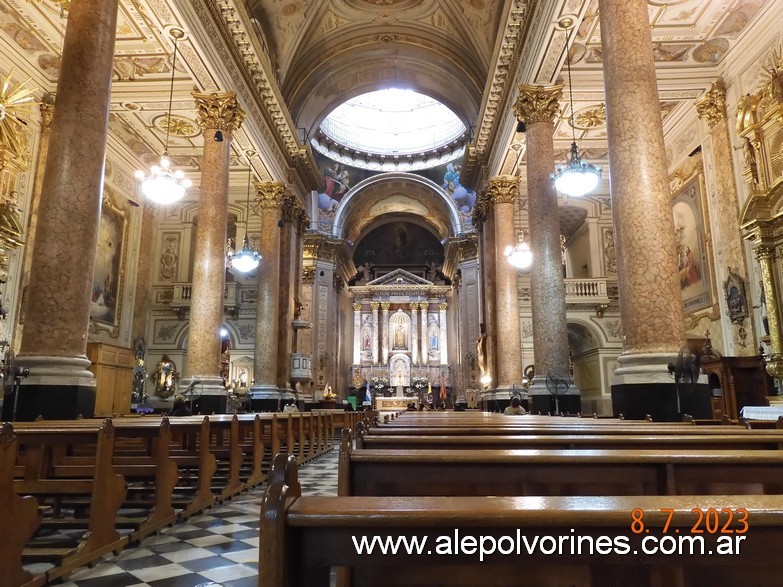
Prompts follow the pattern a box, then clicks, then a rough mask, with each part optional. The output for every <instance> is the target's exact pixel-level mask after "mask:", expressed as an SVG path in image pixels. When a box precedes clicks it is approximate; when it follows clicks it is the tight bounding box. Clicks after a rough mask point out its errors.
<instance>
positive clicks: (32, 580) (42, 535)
mask: <svg viewBox="0 0 783 587" xmlns="http://www.w3.org/2000/svg"><path fill="white" fill-rule="evenodd" d="M348 418H349V419H351V420H350V423H351V424H352V425H354V426H355V424H356V423H357V421H358V418H359V415H358V414H355V415H354V416H348ZM333 420H334V418H333V416H332V415H330V414H325V413H322V414H311V413H309V412H306V413H299V414H298V413H294V414H239V415H213V416H209V417H205V416H189V417H176V418H167V417H150V416H145V417H121V418H114V419H106V420H68V421H38V422H26V423H15V424H13V425H11V424H10V423H6V424H4V425H3V426H2V429H0V519H3V520H4V521H6V524H7V527H9V528H14V529H16V530H15V531H14V533H13V538H12V539H10V540H6V539H3V540H0V585H3V587H6V586H8V587H21V586H25V587H34V586H37V585H43V584H44V583H46V582H49V581H52V580H55V579H57V578H61V577H67V576H68V575H69V574H70V573H71V572H72V571H73V570H74V569H76V568H78V567H79V566H82V565H85V564H87V563H90V562H92V561H94V560H96V559H98V558H100V557H101V556H103V555H104V554H106V553H109V552H115V553H116V552H118V551H120V550H121V549H123V548H124V547H125V546H127V545H128V544H133V543H136V542H138V541H139V540H141V539H143V538H144V537H146V536H148V535H150V534H152V533H154V532H156V531H158V530H160V529H161V528H163V527H166V526H168V525H171V524H173V523H175V522H176V521H178V520H181V519H186V518H188V517H190V516H192V515H194V514H196V513H199V512H202V511H204V510H205V509H207V508H209V507H211V506H212V505H213V504H215V503H216V502H219V501H222V500H225V499H229V498H231V497H232V496H234V495H236V494H238V493H239V492H241V491H244V490H247V489H250V488H252V487H254V486H257V485H259V484H261V483H263V482H264V481H265V480H266V477H267V472H268V470H269V467H270V465H271V458H272V455H273V454H277V453H283V454H290V455H292V456H293V458H294V459H295V460H296V462H298V463H299V464H302V463H304V462H306V461H308V460H310V459H312V458H315V457H317V456H319V455H321V454H324V453H325V452H326V451H328V450H331V448H332V447H333V445H334V440H335V434H336V433H335V427H334V422H333ZM32 563H48V564H50V565H51V568H50V569H49V570H48V571H46V572H45V573H40V574H37V575H35V576H33V575H32V574H31V573H29V572H27V571H25V570H24V568H23V564H24V565H28V564H32ZM36 568H40V567H36Z"/></svg>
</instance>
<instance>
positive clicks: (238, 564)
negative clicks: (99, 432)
mask: <svg viewBox="0 0 783 587" xmlns="http://www.w3.org/2000/svg"><path fill="white" fill-rule="evenodd" d="M337 455H338V447H337V446H335V449H334V450H333V451H331V452H329V453H328V454H326V455H324V456H322V457H320V458H318V459H316V460H314V461H311V462H309V463H307V464H306V465H304V466H303V467H302V468H301V469H300V472H299V482H300V483H301V485H302V493H303V494H304V495H337ZM265 490H266V484H264V485H262V486H260V487H257V488H256V489H255V490H253V491H251V492H248V493H246V494H242V495H240V496H237V497H235V498H234V499H232V500H231V501H228V502H226V503H224V504H222V505H219V506H217V507H215V508H213V509H211V510H209V511H208V512H207V513H206V514H202V515H199V516H194V517H192V518H191V519H190V520H188V521H187V522H185V523H180V524H178V525H176V526H174V527H173V528H166V529H165V530H163V531H161V532H160V533H159V534H158V535H156V536H151V537H149V538H147V539H146V540H144V541H142V542H141V544H139V545H138V546H136V547H133V548H129V549H127V550H124V551H123V552H122V553H120V555H119V556H116V557H115V556H110V557H107V558H106V560H105V561H104V562H102V563H100V564H98V565H97V566H95V567H94V568H92V569H90V568H83V569H80V570H79V571H77V572H76V573H74V574H73V575H72V576H71V579H70V581H67V582H65V583H62V586H63V587H196V586H202V587H207V586H209V587H221V586H222V587H257V585H258V545H259V537H258V527H259V517H260V512H261V510H260V504H261V498H262V497H263V494H264V491H265Z"/></svg>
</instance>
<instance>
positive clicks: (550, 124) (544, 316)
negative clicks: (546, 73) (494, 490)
mask: <svg viewBox="0 0 783 587" xmlns="http://www.w3.org/2000/svg"><path fill="white" fill-rule="evenodd" d="M562 95H563V86H561V85H556V86H546V87H544V86H527V85H520V86H519V98H518V99H517V102H516V104H515V105H514V113H515V114H516V116H517V118H518V119H519V120H520V121H524V122H525V124H526V125H527V131H526V132H525V141H526V147H525V156H526V159H527V165H526V170H527V193H528V198H527V201H528V211H527V217H528V224H529V230H530V234H529V236H530V250H531V252H532V253H533V264H532V265H531V266H530V309H531V315H532V321H533V356H534V359H533V360H534V363H535V366H536V374H535V377H534V378H533V381H532V382H531V385H530V389H529V395H530V408H531V409H532V410H534V411H536V412H538V411H541V412H550V411H554V409H553V406H552V405H551V397H552V396H551V393H550V391H549V390H548V389H547V386H546V377H547V374H548V373H549V372H550V370H552V369H555V368H557V369H559V370H563V371H564V372H565V373H568V369H569V361H568V330H567V328H568V327H567V320H566V303H565V282H564V280H563V261H562V250H561V243H560V212H559V207H558V201H557V190H556V189H555V186H554V184H553V183H552V179H551V175H552V173H553V172H554V170H555V152H554V142H553V136H554V132H555V126H554V120H555V116H557V113H558V110H559V106H560V99H561V98H562ZM569 391H570V392H571V393H573V390H569Z"/></svg>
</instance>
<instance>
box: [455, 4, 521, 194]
mask: <svg viewBox="0 0 783 587" xmlns="http://www.w3.org/2000/svg"><path fill="white" fill-rule="evenodd" d="M534 12H536V11H535V10H533V9H532V7H531V5H530V3H528V2H525V1H524V0H512V2H511V7H510V9H509V11H508V13H507V17H506V21H505V23H503V24H502V25H501V28H500V29H499V30H498V34H497V39H499V41H498V49H497V51H498V53H497V59H495V61H494V70H493V71H492V72H491V78H490V79H491V81H490V83H489V85H488V87H487V91H486V92H485V98H484V103H483V104H482V110H481V113H480V114H479V117H478V122H477V125H476V135H475V139H474V140H473V143H471V144H470V145H468V146H467V148H466V149H465V158H464V159H463V162H462V171H461V172H460V181H461V182H462V184H463V185H468V186H472V185H474V183H475V182H476V177H475V175H476V173H477V172H478V170H479V167H480V164H482V163H485V159H486V157H487V155H488V151H489V150H490V149H491V146H492V144H493V142H494V139H495V137H496V136H497V134H498V128H499V126H500V120H501V119H502V118H503V116H502V115H503V113H504V112H505V111H506V104H508V100H509V96H510V95H511V92H512V90H513V87H514V85H513V84H514V79H515V76H516V73H517V68H518V66H519V60H520V58H521V55H522V51H523V49H526V48H527V45H526V43H525V40H526V38H527V36H528V31H529V30H530V26H531V20H532V15H533V14H534Z"/></svg>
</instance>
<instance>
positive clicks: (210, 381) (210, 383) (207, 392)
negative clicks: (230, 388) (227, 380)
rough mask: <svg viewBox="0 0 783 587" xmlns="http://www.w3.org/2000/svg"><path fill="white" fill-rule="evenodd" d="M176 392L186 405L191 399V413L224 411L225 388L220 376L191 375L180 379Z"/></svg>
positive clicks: (189, 404) (223, 412) (204, 413)
mask: <svg viewBox="0 0 783 587" xmlns="http://www.w3.org/2000/svg"><path fill="white" fill-rule="evenodd" d="M191 388H192V389H193V391H192V393H191ZM177 393H178V394H179V395H181V396H182V397H184V398H185V403H186V404H187V405H188V407H190V406H191V401H192V405H193V407H192V408H191V412H193V414H202V415H209V414H225V413H226V388H225V386H224V385H223V378H222V377H220V376H215V375H191V376H190V377H186V378H184V379H182V381H180V384H179V387H178V389H177Z"/></svg>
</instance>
